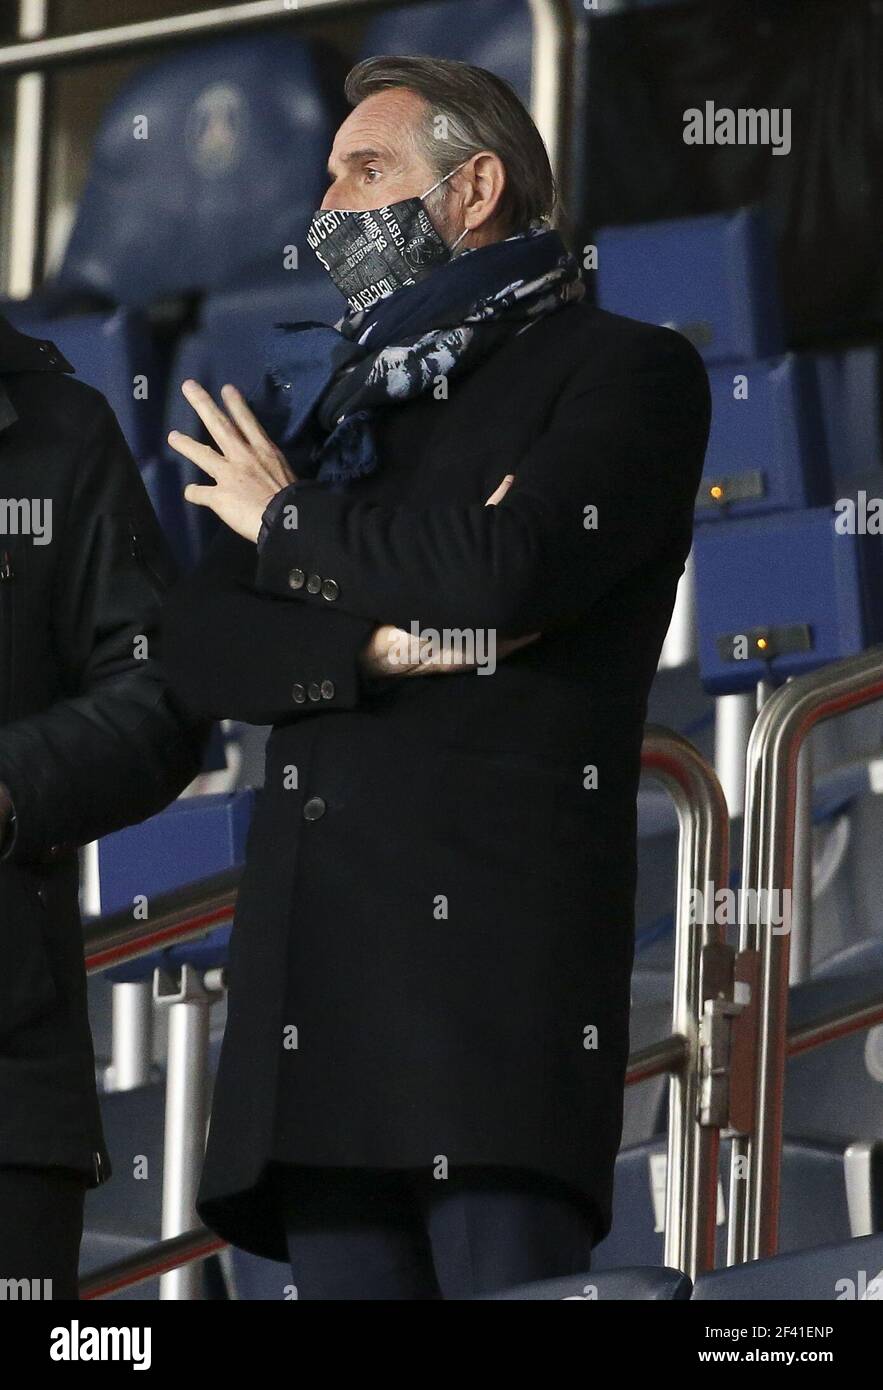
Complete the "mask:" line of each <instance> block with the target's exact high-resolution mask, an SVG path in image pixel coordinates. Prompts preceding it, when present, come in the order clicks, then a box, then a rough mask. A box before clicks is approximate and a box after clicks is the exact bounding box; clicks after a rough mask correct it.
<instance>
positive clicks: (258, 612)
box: [164, 303, 710, 1260]
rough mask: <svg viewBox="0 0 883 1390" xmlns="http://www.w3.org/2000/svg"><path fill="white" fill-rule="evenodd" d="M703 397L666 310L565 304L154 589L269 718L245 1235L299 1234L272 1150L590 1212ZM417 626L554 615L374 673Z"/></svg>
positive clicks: (601, 1177) (625, 1011) (248, 878)
mask: <svg viewBox="0 0 883 1390" xmlns="http://www.w3.org/2000/svg"><path fill="white" fill-rule="evenodd" d="M293 386H294V387H295V389H296V382H295V383H293ZM709 410H710V407H709V392H708V382H707V377H706V373H705V370H704V367H703V365H702V362H701V360H700V358H699V356H698V355H697V353H696V352H695V350H694V349H693V348H692V347H691V346H690V344H689V343H688V342H687V341H686V340H685V339H684V338H683V337H681V336H680V335H678V334H677V333H675V332H673V331H671V330H669V329H664V328H657V327H653V326H650V325H647V324H642V323H638V322H635V321H632V320H628V319H625V318H621V317H618V316H614V315H611V314H608V313H604V312H602V311H600V310H597V309H595V308H592V307H589V306H588V305H586V304H585V303H582V304H576V305H570V306H568V307H566V308H564V309H562V310H560V311H559V312H558V313H556V314H554V315H552V316H550V317H547V318H543V319H541V320H539V321H536V322H534V323H532V324H531V325H530V326H529V327H528V328H527V329H526V330H525V331H523V332H521V333H513V336H512V337H511V338H509V339H508V340H507V341H506V342H505V343H504V344H503V345H502V346H501V347H500V348H499V350H498V351H497V352H496V353H495V354H494V355H493V356H492V357H491V358H489V359H487V360H485V361H484V362H483V363H482V364H481V365H480V366H479V367H477V368H476V369H475V370H474V371H473V372H472V373H471V374H469V375H467V376H465V377H463V378H462V379H457V380H454V381H452V382H451V383H450V394H449V397H448V399H444V400H442V399H436V398H435V396H434V395H433V393H431V392H430V393H427V394H426V395H423V396H421V397H419V398H417V399H415V400H411V401H409V402H407V403H405V404H401V405H398V406H391V407H389V408H387V409H386V410H385V411H384V412H383V413H382V414H381V415H380V417H379V419H378V423H377V428H376V433H377V439H378V453H379V457H380V461H381V462H380V467H379V469H378V471H377V472H376V473H375V474H373V475H371V476H369V477H366V478H362V479H360V480H359V481H358V482H357V483H355V484H354V485H352V486H350V487H349V488H348V489H347V490H346V491H345V492H331V491H329V490H328V489H327V487H325V486H324V485H323V484H319V483H318V482H316V481H307V480H304V482H303V483H302V484H300V485H299V486H298V487H297V488H296V490H295V500H296V502H297V507H298V511H297V527H296V529H293V528H292V527H291V525H290V520H291V518H290V516H287V515H286V514H285V513H284V512H283V513H282V514H281V516H280V517H279V518H278V519H277V520H276V522H275V523H274V525H273V527H272V528H271V530H270V533H269V536H268V538H267V540H266V542H265V543H264V545H263V546H262V548H261V550H260V552H258V551H257V549H256V547H255V546H254V545H253V544H251V543H249V542H245V541H242V540H241V539H240V538H238V537H237V536H235V535H233V534H232V533H230V532H227V531H224V532H222V533H221V535H220V536H219V537H217V538H216V540H215V542H214V544H213V545H212V547H211V548H210V550H209V552H208V554H207V556H206V557H205V559H204V561H203V562H202V563H201V564H200V566H199V567H198V568H197V570H196V571H194V572H193V573H192V574H191V575H190V576H188V577H186V578H185V579H184V580H182V581H180V582H179V584H178V585H176V586H175V588H174V589H173V590H172V592H171V594H170V596H169V599H168V601H167V604H166V608H165V617H164V623H165V637H164V643H165V645H164V663H165V666H166V673H167V676H168V678H169V680H170V682H171V684H172V687H173V689H174V690H175V691H176V693H177V694H178V696H179V698H181V699H182V700H183V701H184V702H185V703H187V704H188V705H192V706H193V707H194V708H195V709H196V710H198V711H201V712H203V713H208V714H211V715H213V716H216V717H223V716H232V717H234V718H239V719H244V720H247V721H252V722H255V723H259V724H272V725H273V729H272V732H271V735H270V738H269V741H268V745H267V755H266V780H265V785H264V787H263V789H262V790H261V791H260V792H259V793H258V797H257V803H256V809H255V816H254V820H253V823H252V825H251V828H250V834H249V840H248V846H247V863H246V868H245V872H244V878H243V882H242V887H241V891H240V895H239V901H238V904H237V910H236V918H235V923H234V928H233V936H232V946H231V954H230V967H229V984H230V994H229V1013H228V1021H227V1028H226V1033H225V1037H224V1042H223V1048H222V1052H221V1058H220V1066H219V1072H218V1077H217V1082H216V1086H215V1095H214V1104H213V1111H212V1119H211V1124H210V1128H209V1136H208V1147H207V1154H206V1162H205V1167H204V1170H203V1176H202V1184H201V1188H200V1192H199V1199H198V1202H197V1209H198V1211H199V1214H200V1216H201V1217H202V1218H203V1219H204V1220H205V1221H206V1222H207V1224H208V1225H209V1226H210V1227H212V1228H213V1229H214V1230H216V1231H217V1232H219V1233H220V1234H221V1235H223V1236H226V1237H227V1238H228V1239H230V1240H232V1241H233V1242H234V1243H236V1244H238V1245H240V1246H242V1247H244V1248H245V1249H247V1250H252V1251H254V1252H255V1253H258V1254H263V1255H266V1256H268V1257H270V1258H275V1259H279V1260H284V1259H285V1258H286V1250H285V1243H284V1235H283V1232H282V1230H281V1228H280V1226H279V1223H278V1219H277V1217H276V1214H275V1212H274V1210H273V1208H272V1205H271V1203H270V1200H269V1196H268V1187H267V1174H268V1165H269V1164H270V1163H272V1162H288V1163H296V1164H311V1165H333V1166H338V1165H342V1166H347V1167H361V1166H365V1167H375V1166H377V1167H388V1168H405V1167H413V1168H423V1167H425V1166H426V1165H433V1166H434V1169H435V1170H436V1171H441V1172H443V1171H445V1169H444V1164H445V1163H447V1165H449V1166H450V1167H451V1168H458V1169H459V1168H462V1167H465V1166H469V1165H502V1166H505V1167H508V1168H515V1169H528V1170H532V1171H535V1172H541V1173H544V1174H546V1175H547V1176H548V1177H549V1178H551V1179H557V1180H558V1181H559V1182H562V1183H564V1184H566V1185H567V1187H568V1188H569V1189H570V1190H572V1191H573V1192H575V1193H577V1194H579V1196H580V1197H581V1198H582V1199H584V1200H585V1201H586V1202H587V1204H588V1205H589V1207H590V1208H591V1210H592V1212H593V1213H594V1215H595V1217H596V1221H597V1233H598V1236H599V1237H600V1236H602V1235H604V1234H606V1232H607V1230H608V1228H609V1224H610V1210H611V1187H612V1175H613V1165H614V1159H615V1155H616V1152H617V1148H618V1144H619V1139H620V1134H621V1124H622V1100H623V1075H624V1070H625V1066H626V1061H627V1056H628V1050H629V1029H628V1016H629V977H630V972H631V967H632V957H633V938H634V893H635V879H636V792H637V786H638V779H639V775H640V749H641V742H642V735H643V722H644V718H645V713H646V701H647V694H648V689H649V686H650V684H651V681H652V679H653V676H654V673H655V670H656V666H657V662H658V657H659V651H660V647H661V645H662V642H663V639H664V636H665V633H666V629H667V626H668V622H669V619H670V615H671V611H672V606H673V602H674V597H675V590H676V586H677V582H678V579H679V577H680V575H681V573H682V571H683V569H684V564H685V560H686V557H687V555H688V553H689V549H690V544H691V536H692V514H693V502H694V498H695V494H696V489H697V486H698V484H699V479H700V475H701V470H702V461H703V454H704V450H705V445H706V440H707V435H708V427H709ZM508 472H513V473H514V474H515V482H514V485H513V486H512V488H511V489H510V491H509V493H508V494H507V496H506V497H505V499H504V500H503V501H502V502H501V503H500V504H499V505H497V506H495V507H487V506H485V505H484V504H485V502H486V499H487V498H488V497H489V496H490V495H491V493H492V492H493V491H494V489H495V488H496V487H497V485H498V484H499V483H500V481H501V480H502V478H503V477H504V475H505V474H506V473H508ZM592 508H596V509H597V513H594V512H593V511H592V510H591V509H592ZM595 519H596V522H597V524H594V523H595ZM414 622H416V623H417V624H418V626H419V629H420V630H421V631H424V632H427V631H429V630H433V631H434V632H435V633H436V634H437V638H438V640H443V639H444V630H445V629H450V630H453V629H461V630H482V631H484V630H488V631H493V632H494V633H496V635H497V636H498V637H515V636H521V635H525V634H527V633H533V632H541V633H542V634H543V636H542V639H541V640H540V641H537V642H535V643H533V644H531V645H528V646H526V647H524V648H522V649H520V650H518V651H516V652H514V653H513V654H512V655H510V656H509V657H508V658H506V659H504V660H501V661H500V662H499V664H498V665H497V667H496V670H495V671H494V672H493V674H488V673H485V674H479V673H478V672H477V671H469V672H460V673H457V674H440V675H431V676H430V675H427V676H422V677H407V678H403V677H398V676H389V677H384V678H381V679H375V680H366V679H364V678H362V677H361V676H360V672H359V666H358V664H357V657H358V653H359V651H360V649H361V648H362V647H363V645H364V644H365V642H366V641H367V639H368V637H369V635H370V633H371V632H372V630H373V629H374V627H375V626H376V625H377V624H379V623H393V624H395V625H397V626H399V627H401V628H403V629H405V631H406V632H407V631H410V630H411V624H412V623H414Z"/></svg>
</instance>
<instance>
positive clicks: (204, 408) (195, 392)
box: [181, 378, 243, 455]
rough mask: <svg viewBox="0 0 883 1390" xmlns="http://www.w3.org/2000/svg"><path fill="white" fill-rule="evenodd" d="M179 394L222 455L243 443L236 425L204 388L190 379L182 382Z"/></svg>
mask: <svg viewBox="0 0 883 1390" xmlns="http://www.w3.org/2000/svg"><path fill="white" fill-rule="evenodd" d="M181 393H182V395H183V396H184V397H185V398H186V399H187V400H188V401H189V402H190V404H191V405H192V406H193V409H194V410H195V411H196V413H197V415H198V416H199V418H200V420H201V421H202V423H203V424H204V425H205V427H206V429H207V430H208V432H209V434H210V435H211V437H212V439H213V440H214V441H215V443H216V444H217V445H218V448H219V449H220V450H221V452H222V453H223V454H225V455H226V454H229V452H230V451H231V450H232V449H234V448H235V447H236V445H237V444H241V443H242V442H243V437H242V435H241V433H240V431H239V430H238V429H237V427H236V425H234V424H233V422H232V420H230V419H229V418H228V417H227V416H226V415H225V414H224V412H223V410H221V408H220V406H218V405H216V404H215V402H214V401H213V400H212V398H211V396H210V395H209V393H208V391H206V389H205V387H204V386H200V384H199V382H198V381H193V380H192V378H188V380H187V381H183V382H182V383H181Z"/></svg>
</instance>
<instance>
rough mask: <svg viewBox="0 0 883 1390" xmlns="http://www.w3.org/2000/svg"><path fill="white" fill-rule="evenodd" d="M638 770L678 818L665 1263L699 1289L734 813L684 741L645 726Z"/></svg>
mask: <svg viewBox="0 0 883 1390" xmlns="http://www.w3.org/2000/svg"><path fill="white" fill-rule="evenodd" d="M641 765H642V768H643V770H644V771H645V772H647V773H649V774H650V775H651V776H654V777H656V778H658V779H659V780H660V781H661V782H662V783H663V785H664V786H665V787H666V789H667V790H668V792H669V794H670V795H671V797H672V800H673V801H674V804H675V809H676V810H677V815H678V825H679V836H678V881H677V892H676V904H675V962H674V999H673V1008H672V1039H677V1040H678V1041H679V1043H680V1045H681V1047H682V1048H683V1055H682V1058H681V1065H680V1066H675V1067H673V1068H672V1070H671V1073H670V1082H669V1117H668V1158H667V1163H666V1184H665V1250H664V1261H665V1264H666V1265H668V1266H669V1268H672V1269H681V1270H683V1271H684V1273H685V1274H687V1275H688V1276H689V1277H690V1278H691V1279H693V1278H695V1277H696V1275H697V1274H700V1273H704V1272H705V1271H706V1270H709V1269H713V1268H714V1253H715V1215H716V1208H717V1182H718V1154H719V1146H720V1131H719V1129H717V1128H716V1127H715V1126H713V1125H708V1124H702V1123H701V1120H700V1086H701V1079H702V1068H701V1056H700V1045H699V1023H700V1019H701V1017H702V1013H703V1007H704V999H703V978H702V961H703V952H704V951H705V950H706V948H708V947H711V946H715V945H718V946H723V945H724V943H725V935H724V928H723V927H722V926H721V925H720V924H719V923H717V922H716V921H715V911H714V905H715V890H716V888H718V887H720V886H721V885H725V884H727V882H728V881H729V812H728V810H727V803H726V800H725V798H724V794H723V791H722V790H721V785H720V782H719V781H718V779H717V776H716V774H715V772H714V769H713V768H712V767H711V765H710V764H709V763H708V762H706V760H705V759H704V758H703V757H702V756H701V754H700V753H699V752H698V751H697V749H696V748H694V747H693V745H692V744H691V743H689V742H688V740H687V739H685V738H684V737H683V736H682V735H680V734H675V733H672V732H671V730H668V729H660V728H657V727H656V726H653V725H649V726H647V728H646V729H645V733H644V743H643V748H642V752H641ZM709 889H710V890H711V891H709ZM696 890H699V892H700V893H701V899H700V901H701V905H702V911H701V913H700V916H699V918H698V920H697V918H696V916H695V909H696V899H695V891H696Z"/></svg>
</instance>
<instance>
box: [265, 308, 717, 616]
mask: <svg viewBox="0 0 883 1390" xmlns="http://www.w3.org/2000/svg"><path fill="white" fill-rule="evenodd" d="M636 338H637V341H638V344H639V345H638V346H637V347H634V348H632V350H631V355H630V357H629V359H628V360H627V361H623V362H620V363H618V364H617V365H616V366H615V367H614V368H610V369H605V370H604V371H603V372H601V373H600V374H599V370H598V367H597V366H593V367H592V368H591V369H579V368H578V369H577V370H576V371H575V372H574V373H573V375H572V376H571V377H570V379H569V380H568V382H567V384H566V386H565V388H564V389H563V391H562V392H561V394H560V396H559V398H558V400H557V402H556V404H555V407H554V409H553V410H552V412H551V415H550V418H549V420H548V422H547V425H546V428H545V429H544V431H543V432H542V433H541V435H540V436H539V438H538V439H537V441H536V442H535V444H534V445H533V446H532V447H531V448H530V449H529V451H528V452H527V453H526V454H525V455H524V456H523V457H522V458H521V459H519V460H518V461H517V463H515V462H513V467H512V470H511V471H513V472H514V473H515V482H514V483H513V485H512V487H511V488H510V489H509V491H508V493H507V494H506V496H505V498H504V499H503V501H502V502H501V503H499V504H498V505H497V506H485V505H484V500H483V499H482V500H481V501H476V502H474V503H462V504H457V505H448V504H439V505H437V506H430V507H423V506H419V507H417V506H408V505H402V506H386V505H379V504H376V503H373V502H370V501H359V500H357V499H356V498H354V497H347V496H343V495H340V494H333V493H330V492H328V491H326V490H325V489H323V488H322V487H321V486H319V485H317V484H316V483H315V482H314V481H312V480H305V481H303V482H297V483H295V484H294V485H293V486H292V487H291V489H290V495H291V500H292V501H293V502H294V503H295V504H296V508H297V513H296V526H292V514H289V515H288V518H287V520H286V516H285V511H286V510H287V509H283V511H282V512H281V513H279V514H277V516H276V519H275V520H274V521H273V523H272V525H271V526H270V527H269V529H268V532H267V535H266V538H265V540H264V543H263V545H262V547H261V551H260V555H259V560H258V567H257V586H258V588H260V589H262V590H264V591H265V592H267V593H273V594H278V595H280V596H281V595H285V596H286V597H288V598H289V599H290V600H291V601H292V602H293V603H296V604H297V605H298V606H303V607H309V606H311V607H312V608H313V609H314V610H316V611H318V612H322V611H329V610H331V609H332V608H337V607H340V608H342V609H346V611H348V612H350V613H353V614H356V615H359V616H361V617H366V618H370V619H372V620H373V621H374V622H376V623H392V624H394V625H395V626H396V627H401V628H404V629H406V630H407V629H408V628H409V626H410V624H411V622H413V621H416V622H417V623H419V624H420V625H421V627H423V626H428V627H432V628H435V629H442V628H445V627H448V628H451V627H454V628H461V627H468V628H484V629H494V630H496V632H497V633H498V634H499V635H500V636H501V637H519V636H524V635H526V634H528V633H531V632H538V631H542V630H543V629H544V628H548V627H549V626H551V625H555V624H558V623H567V622H570V621H573V620H578V619H579V618H580V617H582V616H584V615H585V614H586V613H587V612H588V611H589V610H590V608H591V607H592V605H593V604H594V603H595V602H596V601H597V600H598V599H599V598H600V597H601V596H602V595H603V594H604V593H605V592H607V591H608V590H609V589H611V588H612V587H613V586H614V585H615V584H617V583H618V582H619V581H620V580H621V579H623V578H624V577H625V576H626V575H627V574H628V573H629V572H630V571H632V570H634V569H636V568H637V567H639V566H640V565H642V564H644V563H646V562H647V561H648V560H650V559H651V558H652V557H653V556H654V555H655V554H656V553H657V552H659V551H660V550H662V549H664V548H666V547H669V548H670V547H671V546H672V545H673V544H678V543H681V544H683V545H684V546H685V548H684V558H686V554H687V552H688V551H689V545H690V541H689V537H690V531H691V526H692V509H693V503H694V499H695V493H696V488H697V487H698V484H699V480H700V476H701V470H702V459H703V455H704V451H705V445H706V442H707V437H708V425H709V413H710V407H709V390H708V378H707V376H706V373H705V369H704V366H703V364H702V361H701V358H700V357H699V355H698V353H697V352H696V351H695V349H694V348H693V347H692V346H691V345H690V344H689V343H688V342H687V340H686V339H685V338H683V337H682V336H681V335H680V334H677V333H675V332H673V331H672V330H670V329H657V330H655V331H652V330H646V331H644V332H642V333H641V334H638V335H636ZM501 471H502V470H501ZM305 577H306V582H305ZM310 577H312V579H313V583H312V584H311V583H310V582H309V579H310ZM326 581H333V584H331V585H329V584H328V583H327V582H326ZM329 589H330V592H331V593H332V594H333V595H334V597H333V598H332V599H331V600H329V598H328V592H329Z"/></svg>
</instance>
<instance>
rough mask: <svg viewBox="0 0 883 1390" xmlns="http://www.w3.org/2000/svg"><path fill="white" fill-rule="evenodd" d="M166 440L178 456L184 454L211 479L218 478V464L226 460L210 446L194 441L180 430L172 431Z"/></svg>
mask: <svg viewBox="0 0 883 1390" xmlns="http://www.w3.org/2000/svg"><path fill="white" fill-rule="evenodd" d="M166 438H167V439H168V441H169V443H170V444H171V446H172V448H173V449H174V450H175V453H176V454H183V455H184V458H185V459H190V462H191V463H195V464H196V466H197V468H201V469H202V471H203V473H208V475H209V477H210V478H217V476H218V464H221V463H223V462H224V460H223V459H222V458H221V456H220V454H218V453H217V452H216V451H215V450H214V449H213V448H212V447H211V445H210V444H201V443H200V442H199V440H198V439H193V438H192V437H191V436H190V435H189V434H181V433H179V431H178V430H172V432H171V433H170V434H168V435H167V436H166Z"/></svg>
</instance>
